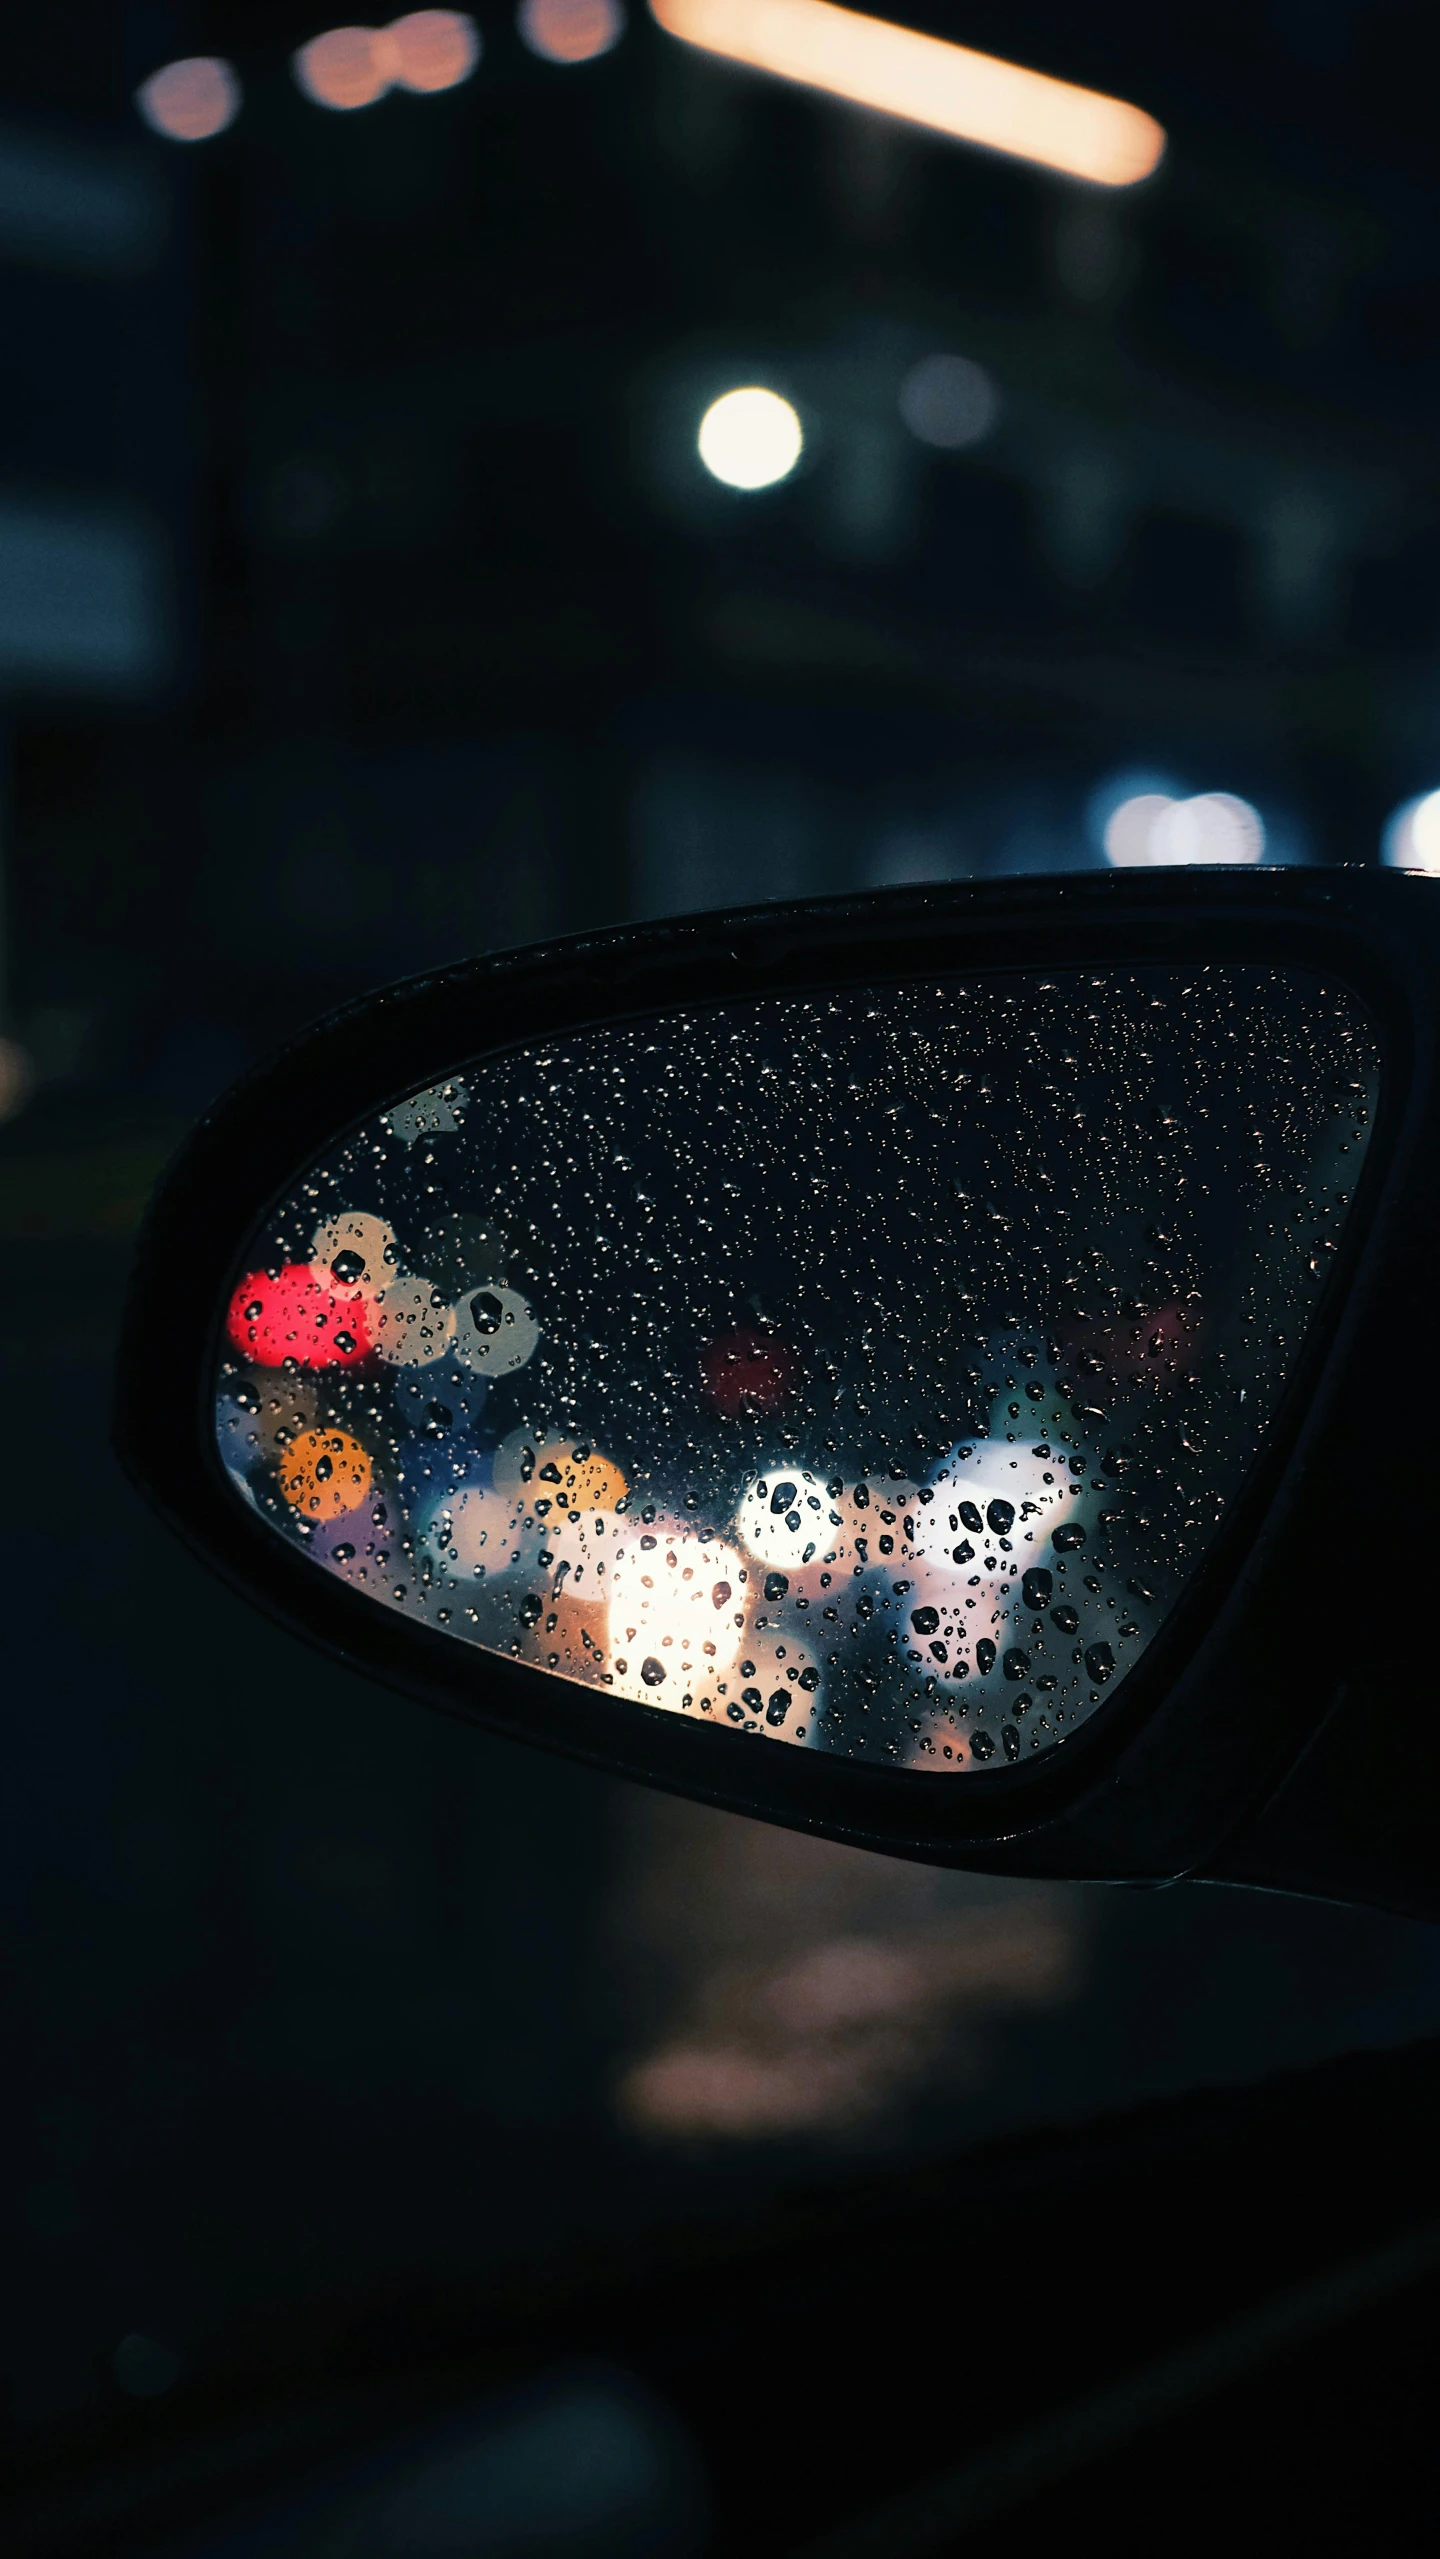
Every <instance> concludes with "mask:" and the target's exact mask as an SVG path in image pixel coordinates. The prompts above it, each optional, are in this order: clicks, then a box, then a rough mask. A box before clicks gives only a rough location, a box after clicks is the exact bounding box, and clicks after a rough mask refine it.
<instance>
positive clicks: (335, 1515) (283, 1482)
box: [280, 1430, 373, 1520]
mask: <svg viewBox="0 0 1440 2559" xmlns="http://www.w3.org/2000/svg"><path fill="white" fill-rule="evenodd" d="M372 1482H373V1477H372V1474H371V1469H370V1460H369V1458H368V1457H367V1456H366V1454H365V1451H364V1449H363V1448H362V1447H361V1445H360V1443H359V1441H358V1440H357V1439H352V1438H351V1436H350V1434H349V1432H348V1431H336V1430H318V1431H303V1432H302V1433H301V1435H300V1437H299V1438H298V1439H297V1440H296V1442H295V1444H294V1446H293V1448H291V1449H289V1450H288V1451H287V1453H286V1455H285V1456H284V1458H282V1460H281V1464H280V1490H281V1492H282V1493H283V1494H284V1496H285V1499H286V1501H287V1502H288V1503H289V1504H290V1507H291V1509H292V1510H296V1511H299V1513H300V1515H301V1517H302V1519H313V1520H319V1519H341V1518H343V1517H344V1514H345V1513H346V1512H347V1511H353V1510H358V1509H359V1507H360V1504H361V1503H362V1502H363V1501H365V1500H367V1499H368V1498H369V1494H370V1490H371V1485H372Z"/></svg>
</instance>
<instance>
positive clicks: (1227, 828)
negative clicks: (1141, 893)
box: [1150, 791, 1265, 862]
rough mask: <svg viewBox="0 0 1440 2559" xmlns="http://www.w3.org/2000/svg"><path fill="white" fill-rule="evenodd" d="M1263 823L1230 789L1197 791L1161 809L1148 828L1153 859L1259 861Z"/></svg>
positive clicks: (1263, 831) (1262, 849) (1170, 860)
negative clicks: (1192, 795)
mask: <svg viewBox="0 0 1440 2559" xmlns="http://www.w3.org/2000/svg"><path fill="white" fill-rule="evenodd" d="M1264 850H1265V827H1264V822H1263V820H1262V818H1261V816H1260V812H1259V810H1258V809H1253V808H1252V807H1251V805H1250V803H1249V801H1248V800H1240V799H1237V798H1236V796H1235V794H1234V792H1233V791H1200V792H1197V793H1196V796H1195V798H1194V799H1193V800H1176V801H1175V803H1174V805H1173V806H1172V807H1170V808H1168V809H1162V810H1161V812H1160V815H1159V816H1158V817H1157V818H1156V820H1155V823H1154V825H1153V827H1152V828H1151V830H1150V859H1151V861H1152V862H1258V861H1259V859H1260V856H1261V854H1262V853H1263V852H1264Z"/></svg>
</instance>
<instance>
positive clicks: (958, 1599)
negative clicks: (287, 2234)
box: [216, 966, 1379, 1774]
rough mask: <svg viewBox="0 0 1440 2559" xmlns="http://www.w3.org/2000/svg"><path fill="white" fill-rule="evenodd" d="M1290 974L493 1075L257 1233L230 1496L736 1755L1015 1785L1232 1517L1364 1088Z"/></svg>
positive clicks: (319, 1177) (792, 1006)
mask: <svg viewBox="0 0 1440 2559" xmlns="http://www.w3.org/2000/svg"><path fill="white" fill-rule="evenodd" d="M1378 1073H1379V1053H1378V1047H1377V1043H1376V1039H1375V1036H1374V1033H1373V1031H1372V1029H1371V1026H1370V1025H1369V1023H1368V1020H1367V1018H1366V1017H1365V1015H1364V1013H1363V1011H1362V1010H1361V1008H1360V1006H1359V1005H1358V1003H1357V1002H1356V1000H1355V999H1354V998H1353V996H1351V995H1350V994H1349V993H1347V992H1346V991H1344V990H1342V989H1337V988H1335V987H1333V986H1327V985H1324V984H1322V983H1321V982H1320V981H1319V980H1318V979H1316V978H1314V977H1312V976H1310V975H1308V974H1306V973H1304V972H1301V971H1296V970H1290V971H1283V972H1275V971H1269V970H1264V969H1258V968H1252V967H1238V966H1236V967H1230V966H1215V967H1208V968H1194V969H1189V970H1183V969H1175V968H1165V969H1159V968H1157V969H1149V970H1135V971H1108V972H1100V973H1097V972H1084V973H1081V972H1058V973H1052V974H1049V975H1046V976H1041V975H1039V974H1024V973H1013V972H1012V973H1005V974H996V975H993V976H976V977H974V978H972V979H969V980H964V981H962V980H959V979H953V980H948V981H940V982H935V981H931V982H926V983H923V984H918V983H911V984H906V985H903V986H898V987H892V986H882V987H874V988H870V989H862V990H847V991H845V992H841V993H837V994H833V995H821V996H807V997H803V998H802V997H793V998H773V999H764V1000H759V1001H753V1002H746V1003H744V1004H737V1005H732V1006H728V1007H724V1008H716V1009H714V1010H712V1011H696V1012H692V1013H686V1014H683V1015H682V1014H679V1013H676V1014H671V1015H668V1016H665V1017H663V1018H662V1019H659V1020H650V1021H645V1022H638V1023H634V1024H626V1025H621V1026H615V1027H609V1028H605V1029H601V1030H595V1031H587V1032H580V1033H576V1034H573V1035H570V1036H567V1037H565V1038H563V1039H559V1040H556V1041H550V1042H545V1043H537V1044H536V1045H535V1046H534V1047H531V1048H527V1049H517V1050H514V1051H510V1052H507V1053H505V1054H503V1055H499V1056H495V1055H492V1056H489V1057H486V1058H484V1059H482V1060H480V1061H477V1062H476V1063H475V1065H474V1066H473V1067H471V1068H469V1069H462V1070H461V1071H460V1072H458V1073H457V1074H456V1076H455V1077H454V1078H453V1079H452V1080H451V1081H450V1082H448V1083H446V1084H444V1085H441V1086H437V1087H435V1088H433V1089H432V1090H430V1091H427V1092H424V1093H420V1094H416V1095H413V1096H410V1097H409V1098H407V1099H406V1100H405V1101H404V1102H402V1103H400V1104H398V1105H395V1106H392V1108H390V1109H389V1110H388V1111H387V1112H385V1113H384V1114H382V1115H381V1116H380V1117H378V1118H377V1119H376V1120H374V1121H372V1122H370V1123H368V1124H366V1125H364V1126H362V1127H360V1128H357V1129H355V1130H354V1131H352V1132H351V1133H350V1134H349V1135H348V1136H347V1137H346V1138H345V1139H344V1140H343V1141H342V1142H340V1143H339V1144H337V1146H336V1147H335V1148H334V1150H333V1151H332V1152H331V1153H330V1154H329V1155H327V1157H326V1158H325V1159H324V1160H323V1161H322V1162H320V1163H317V1164H315V1165H313V1166H311V1167H309V1168H307V1170H306V1171H305V1172H304V1173H303V1175H302V1176H300V1177H299V1178H298V1179H297V1182H296V1185H295V1189H294V1191H293V1193H292V1195H291V1196H290V1198H288V1199H287V1200H286V1201H285V1202H284V1203H283V1204H282V1206H281V1208H280V1210H279V1212H278V1213H277V1215H276V1216H275V1217H274V1218H273V1219H272V1220H271V1221H270V1223H269V1224H268V1225H267V1226H266V1228H265V1229H264V1231H263V1232H262V1233H260V1234H258V1235H257V1236H256V1237H255V1238H254V1239H253V1240H252V1243H251V1245H250V1247H249V1249H248V1251H247V1254H246V1257H245V1265H244V1267H243V1269H241V1270H240V1271H239V1272H237V1274H236V1280H235V1286H234V1291H233V1295H232V1297H231V1300H230V1304H229V1308H228V1314H227V1321H226V1327H225V1339H224V1346H223V1350H222V1355H221V1359H220V1364H219V1373H218V1376H217V1402H216V1429H217V1437H218V1444H219V1448H220V1451H221V1454H222V1457H223V1459H224V1462H225V1464H226V1466H227V1468H228V1469H229V1471H230V1474H231V1477H232V1480H233V1481H234V1482H235V1484H236V1486H237V1488H238V1490H239V1491H240V1492H241V1494H242V1495H243V1497H244V1498H245V1499H246V1500H247V1501H249V1502H251V1503H253V1504H254V1505H255V1506H256V1507H257V1508H258V1509H259V1510H260V1511H261V1512H262V1514H263V1515H264V1516H265V1517H266V1518H268V1520H269V1521H270V1522H271V1523H272V1525H273V1526H274V1528H275V1530H276V1531H277V1533H278V1534H280V1535H282V1536H284V1537H286V1538H287V1539H289V1540H290V1541H291V1542H293V1543H295V1544H298V1545H301V1546H303V1547H304V1548H305V1549H306V1551H307V1552H308V1553H309V1554H310V1555H311V1556H312V1557H313V1559H314V1561H315V1563H316V1565H317V1568H320V1569H323V1570H326V1571H328V1572H330V1573H333V1574H335V1575H338V1576H340V1577H341V1578H343V1579H344V1580H346V1581H347V1582H349V1583H351V1584H353V1585H355V1586H356V1587H357V1588H358V1589H360V1590H361V1591H362V1592H364V1593H365V1594H366V1595H367V1596H368V1597H369V1598H371V1599H373V1600H374V1601H375V1602H376V1603H377V1604H380V1605H383V1606H386V1607H389V1608H393V1609H403V1610H405V1611H406V1612H407V1613H408V1614H409V1615H411V1616H418V1617H420V1618H422V1619H423V1620H424V1621H425V1622H426V1623H427V1624H429V1625H431V1626H433V1627H435V1628H436V1629H437V1630H440V1631H442V1632H443V1633H445V1634H447V1635H449V1636H452V1637H454V1638H456V1639H457V1640H459V1641H462V1642H465V1643H469V1644H472V1645H476V1646H479V1647H481V1648H483V1649H485V1650H488V1651H490V1652H493V1653H498V1654H502V1655H506V1656H509V1657H512V1658H515V1659H519V1660H522V1661H525V1662H528V1663H531V1664H534V1665H536V1666H538V1667H540V1668H543V1669H546V1670H548V1671H551V1672H553V1673H555V1674H556V1675H558V1676H560V1677H563V1678H567V1679H570V1680H572V1681H579V1682H582V1683H584V1684H585V1685H587V1686H589V1687H591V1688H593V1689H594V1690H595V1692H596V1695H595V1705H596V1712H597V1714H603V1713H604V1711H605V1699H606V1696H607V1694H608V1695H611V1696H615V1695H619V1696H624V1697H627V1698H633V1699H637V1700H640V1701H642V1702H644V1703H646V1704H649V1705H653V1706H659V1707H663V1708H667V1709H671V1710H673V1711H676V1712H679V1713H682V1714H685V1715H688V1716H690V1717H692V1718H694V1719H696V1720H704V1721H708V1722H711V1723H713V1724H716V1725H718V1726H719V1727H720V1728H722V1729H725V1730H730V1731H734V1732H736V1733H737V1734H747V1735H753V1736H756V1737H758V1738H762V1739H766V1740H771V1741H781V1742H787V1743H790V1744H791V1745H792V1746H799V1747H806V1748H810V1749H818V1750H822V1751H828V1752H834V1753H840V1754H843V1755H847V1756H850V1757H853V1758H858V1759H862V1760H867V1761H872V1762H876V1763H880V1764H884V1765H889V1766H892V1767H893V1766H899V1767H904V1768H908V1769H912V1770H915V1771H918V1772H925V1773H946V1774H958V1773H960V1772H962V1771H969V1770H974V1769H984V1768H985V1767H987V1765H988V1766H994V1767H997V1768H1000V1767H1004V1766H1005V1765H1006V1764H1007V1763H1008V1762H1015V1761H1019V1760H1021V1759H1024V1758H1028V1757H1030V1756H1031V1755H1032V1754H1034V1753H1036V1752H1038V1751H1042V1750H1045V1749H1047V1748H1050V1747H1052V1746H1054V1745H1055V1744H1056V1743H1058V1742H1059V1741H1061V1740H1063V1739H1064V1738H1065V1736H1066V1735H1067V1734H1068V1733H1070V1732H1071V1731H1073V1730H1074V1729H1075V1728H1076V1727H1077V1726H1078V1725H1079V1724H1080V1723H1082V1722H1084V1721H1085V1720H1086V1719H1087V1718H1088V1717H1089V1716H1090V1715H1091V1714H1093V1713H1094V1712H1095V1710H1096V1708H1097V1707H1098V1706H1099V1705H1100V1703H1101V1702H1102V1700H1105V1699H1106V1698H1108V1697H1109V1696H1110V1695H1112V1694H1113V1693H1114V1690H1115V1687H1116V1684H1117V1683H1118V1682H1119V1681H1120V1680H1122V1679H1123V1678H1124V1676H1125V1674H1126V1672H1127V1671H1128V1670H1129V1669H1130V1668H1131V1667H1132V1666H1133V1664H1134V1663H1135V1662H1136V1661H1137V1660H1138V1659H1139V1658H1140V1656H1141V1655H1142V1654H1143V1652H1144V1649H1145V1646H1146V1644H1147V1642H1148V1641H1149V1640H1150V1638H1151V1637H1152V1636H1153V1634H1154V1632H1155V1630H1156V1628H1157V1627H1158V1626H1159V1624H1160V1623H1161V1622H1162V1621H1163V1618H1164V1616H1165V1614H1166V1612H1167V1611H1168V1610H1169V1609H1170V1608H1171V1607H1172V1606H1173V1605H1174V1602H1175V1600H1176V1598H1177V1596H1178V1594H1179V1593H1180V1591H1181V1589H1182V1588H1183V1586H1184V1584H1185V1582H1186V1580H1187V1578H1188V1577H1189V1576H1190V1575H1191V1573H1192V1572H1193V1571H1194V1569H1195V1567H1196V1565H1197V1563H1198V1561H1199V1560H1200V1558H1201V1556H1202V1555H1203V1553H1204V1551H1205V1548H1206V1545H1207V1543H1208V1542H1209V1540H1210V1539H1211V1538H1212V1537H1213V1535H1214V1533H1215V1531H1216V1529H1217V1528H1218V1526H1219V1524H1220V1522H1221V1519H1222V1517H1223V1515H1224V1512H1225V1508H1226V1505H1227V1503H1230V1502H1233V1500H1234V1498H1235V1495H1236V1492H1237V1490H1238V1489H1239V1487H1240V1485H1241V1483H1242V1482H1243V1479H1244V1476H1245V1473H1246V1470H1247V1468H1248V1466H1249V1465H1250V1463H1251V1462H1252V1460H1253V1458H1254V1456H1255V1454H1256V1452H1257V1450H1258V1449H1259V1447H1260V1445H1261V1442H1262V1440H1263V1437H1264V1434H1265V1431H1266V1428H1267V1426H1268V1424H1269V1422H1270V1421H1271V1419H1272V1417H1273V1414H1274V1411H1275V1407H1276V1403H1277V1400H1278V1397H1279V1395H1280V1392H1281V1389H1282V1387H1283V1385H1284V1382H1285V1379H1286V1377H1287V1375H1288V1373H1289V1372H1290V1370H1291V1368H1292V1366H1293V1362H1294V1357H1295V1353H1296V1350H1297V1347H1298V1345H1299V1343H1300V1341H1301V1339H1302V1338H1303V1335H1304V1332H1305V1329H1306V1326H1307V1324H1308V1322H1309V1320H1310V1315H1311V1312H1312V1310H1313V1308H1314V1306H1315V1303H1316V1301H1317V1297H1318V1294H1319V1291H1320V1288H1321V1286H1322V1284H1323V1281H1324V1278H1325V1275H1326V1272H1327V1270H1328V1268H1329V1265H1330V1261H1331V1257H1332V1255H1333V1253H1334V1250H1335V1247H1336V1244H1337V1241H1338V1237H1339V1233H1340V1229H1341V1226H1342V1225H1343V1222H1344V1219H1345V1217H1346V1215H1347V1213H1348V1209H1349V1204H1350V1200H1351V1198H1352V1196H1353V1191H1354V1186H1355V1182H1356V1179H1357V1176H1358V1173H1359V1169H1360V1164H1361V1161H1362V1159H1363V1155H1364V1151H1365V1147H1366V1143H1367V1139H1368V1132H1369V1128H1370V1124H1371V1119H1372V1116H1373V1110H1374V1104H1375V1098H1376V1093H1377V1089H1378Z"/></svg>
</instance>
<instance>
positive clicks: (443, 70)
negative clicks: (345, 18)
mask: <svg viewBox="0 0 1440 2559" xmlns="http://www.w3.org/2000/svg"><path fill="white" fill-rule="evenodd" d="M479 59H480V31H479V29H478V28H477V26H476V24H475V21H474V19H473V18H470V17H467V16H466V14H465V12H464V11H463V10H460V9H412V10H410V11H409V12H408V13H407V15H406V16H404V17H403V18H395V19H392V21H391V23H390V25H389V26H388V27H330V28H329V29H327V31H326V33H325V34H324V35H319V36H313V37H312V38H311V40H310V42H309V44H304V45H302V46H301V47H300V50H299V52H298V53H297V54H296V56H295V60H294V70H295V77H296V80H297V81H298V83H299V85H300V87H301V88H302V89H303V90H304V92H305V95H306V97H307V98H312V99H313V100H314V102H315V104H316V106H320V107H334V108H335V109H337V111H341V112H349V111H350V110H351V109H353V108H356V107H371V106H373V105H374V104H375V102H376V100H377V98H383V97H384V96H385V94H386V92H387V90H389V89H411V90H414V91H416V92H417V93H418V94H420V95H422V96H433V95H434V94H435V93H436V92H437V91H439V90H442V89H453V88H456V87H457V86H458V85H459V83H460V82H461V81H462V80H468V79H469V77H470V74H471V72H472V71H473V70H474V68H475V65H476V63H477V62H478V61H479Z"/></svg>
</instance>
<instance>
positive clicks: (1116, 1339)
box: [1059, 1299, 1206, 1394]
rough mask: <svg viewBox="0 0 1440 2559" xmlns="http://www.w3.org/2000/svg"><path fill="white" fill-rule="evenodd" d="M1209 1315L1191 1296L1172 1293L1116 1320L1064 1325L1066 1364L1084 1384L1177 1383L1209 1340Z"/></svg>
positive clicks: (1107, 1388)
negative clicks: (1185, 1297)
mask: <svg viewBox="0 0 1440 2559" xmlns="http://www.w3.org/2000/svg"><path fill="white" fill-rule="evenodd" d="M1205 1332H1206V1326H1205V1318H1204V1315H1203V1313H1202V1311H1201V1309H1200V1307H1199V1306H1198V1305H1196V1304H1195V1303H1193V1302H1190V1303H1186V1302H1184V1301H1183V1300H1179V1299H1172V1300H1171V1301H1170V1303H1169V1304H1168V1305H1165V1306H1157V1307H1154V1308H1153V1309H1150V1310H1148V1311H1147V1312H1146V1313H1145V1314H1143V1315H1136V1316H1131V1317H1129V1318H1127V1319H1126V1320H1124V1321H1122V1322H1120V1323H1118V1324H1104V1323H1097V1322H1090V1323H1085V1322H1080V1321H1075V1320H1073V1319H1072V1321H1071V1322H1069V1323H1068V1324H1065V1323H1062V1325H1061V1326H1060V1340H1059V1348H1060V1351H1061V1357H1062V1367H1065V1368H1069V1369H1071V1370H1073V1371H1074V1372H1075V1374H1076V1377H1077V1379H1078V1383H1079V1384H1080V1386H1081V1387H1082V1388H1083V1387H1087V1386H1088V1387H1090V1388H1091V1389H1098V1390H1100V1391H1102V1392H1105V1393H1109V1394H1116V1393H1118V1392H1120V1391H1122V1390H1123V1389H1124V1388H1126V1387H1128V1386H1136V1385H1147V1386H1160V1387H1165V1386H1173V1385H1175V1384H1177V1383H1178V1381H1179V1380H1180V1379H1181V1378H1182V1377H1184V1376H1185V1375H1187V1374H1188V1372H1189V1369H1190V1367H1191V1365H1192V1363H1193V1362H1194V1361H1195V1360H1196V1359H1197V1358H1198V1357H1199V1355H1200V1353H1201V1351H1202V1349H1203V1347H1204V1342H1205Z"/></svg>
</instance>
